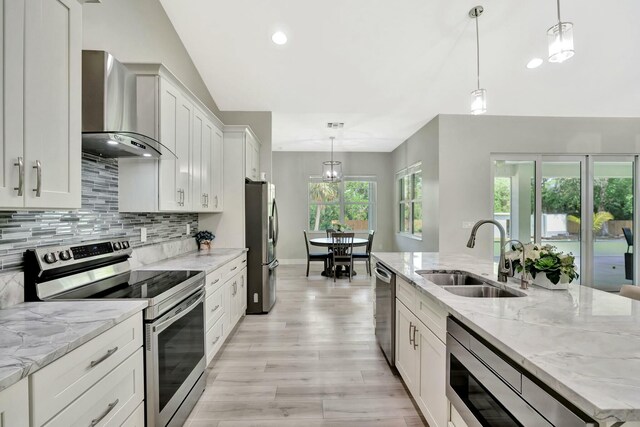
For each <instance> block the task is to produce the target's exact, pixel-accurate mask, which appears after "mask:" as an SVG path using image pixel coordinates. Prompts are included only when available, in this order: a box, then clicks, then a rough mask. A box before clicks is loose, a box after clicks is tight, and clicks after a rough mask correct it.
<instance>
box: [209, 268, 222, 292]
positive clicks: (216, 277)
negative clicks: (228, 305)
mask: <svg viewBox="0 0 640 427" xmlns="http://www.w3.org/2000/svg"><path fill="white" fill-rule="evenodd" d="M222 275H223V270H222V269H221V268H219V269H217V270H216V271H213V272H211V273H209V274H207V278H206V285H205V287H206V290H207V293H209V292H213V291H215V290H217V289H219V288H220V287H222V284H223V283H224V281H223V280H222Z"/></svg>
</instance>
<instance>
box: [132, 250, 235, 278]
mask: <svg viewBox="0 0 640 427" xmlns="http://www.w3.org/2000/svg"><path fill="white" fill-rule="evenodd" d="M245 252H247V249H210V250H208V251H199V252H191V253H188V254H185V255H180V256H177V257H173V258H169V259H165V260H162V261H159V262H156V263H153V264H148V265H145V266H144V267H139V268H136V270H157V269H163V270H200V271H204V272H205V273H207V274H208V273H211V272H212V271H214V270H216V269H218V268H220V267H221V266H223V265H224V264H226V263H228V262H229V261H232V260H234V259H235V258H238V257H239V256H241V255H242V254H243V253H245Z"/></svg>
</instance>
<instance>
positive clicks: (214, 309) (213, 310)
mask: <svg viewBox="0 0 640 427" xmlns="http://www.w3.org/2000/svg"><path fill="white" fill-rule="evenodd" d="M219 308H220V304H218V305H216V306H215V307H213V308H212V309H211V312H212V313H215V311H216V310H218V309H219Z"/></svg>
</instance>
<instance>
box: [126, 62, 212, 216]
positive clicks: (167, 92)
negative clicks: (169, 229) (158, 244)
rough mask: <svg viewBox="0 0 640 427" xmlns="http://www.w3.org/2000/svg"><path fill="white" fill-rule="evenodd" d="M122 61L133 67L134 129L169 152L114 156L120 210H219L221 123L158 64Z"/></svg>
mask: <svg viewBox="0 0 640 427" xmlns="http://www.w3.org/2000/svg"><path fill="white" fill-rule="evenodd" d="M127 66H128V67H129V68H131V69H132V70H133V71H134V72H135V73H137V119H138V120H137V121H138V131H139V132H140V133H143V134H145V135H149V136H151V137H153V138H155V139H157V140H158V141H160V143H162V144H163V145H164V146H165V147H167V148H168V149H169V150H171V151H172V152H173V154H175V157H174V156H172V155H171V154H169V153H166V154H163V155H162V158H161V159H160V160H148V159H135V158H133V159H120V161H119V172H120V180H119V182H120V184H119V199H120V200H119V203H120V211H122V212H220V211H222V200H223V195H222V188H223V183H222V177H223V174H222V160H223V159H222V155H223V151H222V150H223V148H222V130H221V128H222V123H221V122H220V121H219V120H218V119H217V117H216V116H215V115H213V113H211V112H210V111H209V110H208V109H207V108H206V107H205V106H204V104H202V103H201V102H200V101H199V100H198V99H197V98H196V97H195V96H194V95H193V94H192V93H191V92H190V91H189V90H188V89H187V88H186V87H185V86H184V85H183V84H182V83H180V81H179V80H178V79H176V78H175V77H174V76H173V75H172V74H171V73H170V72H169V71H168V70H167V69H166V68H165V67H163V66H162V65H153V64H139V65H138V64H127Z"/></svg>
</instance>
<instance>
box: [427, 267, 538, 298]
mask: <svg viewBox="0 0 640 427" xmlns="http://www.w3.org/2000/svg"><path fill="white" fill-rule="evenodd" d="M416 273H418V274H419V275H420V276H422V277H424V278H425V279H427V280H428V281H430V282H433V283H435V284H436V285H438V286H441V287H442V289H444V290H446V291H448V292H451V293H452V294H455V295H460V296H463V297H469V298H513V297H524V296H526V294H525V293H523V292H520V291H517V290H515V289H511V288H507V287H500V286H499V285H494V284H492V283H491V282H489V281H488V280H484V279H481V278H479V277H477V276H474V275H472V274H471V273H468V272H466V271H434V270H423V271H416Z"/></svg>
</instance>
